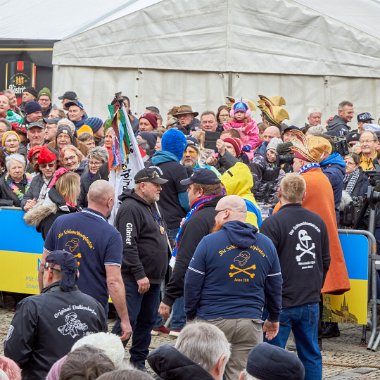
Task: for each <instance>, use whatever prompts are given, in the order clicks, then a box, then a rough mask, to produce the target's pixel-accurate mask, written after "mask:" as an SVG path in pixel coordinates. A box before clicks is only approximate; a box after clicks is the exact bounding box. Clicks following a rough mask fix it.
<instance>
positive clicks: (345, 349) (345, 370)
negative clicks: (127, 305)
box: [0, 305, 380, 380]
mask: <svg viewBox="0 0 380 380" xmlns="http://www.w3.org/2000/svg"><path fill="white" fill-rule="evenodd" d="M12 316H13V310H12V307H11V306H10V305H6V308H0V354H2V353H3V341H4V338H5V336H6V333H7V330H8V326H9V324H10V321H11V319H12ZM340 329H341V336H340V337H339V338H333V339H326V340H323V351H322V354H323V378H324V379H331V380H343V379H380V360H379V359H380V353H379V352H372V351H370V350H367V349H366V347H367V345H366V344H365V345H362V344H361V343H360V342H361V336H362V328H361V326H352V325H341V326H340ZM368 339H369V332H368V333H367V340H368ZM163 343H173V344H174V339H172V338H170V337H168V336H167V335H160V336H157V337H153V339H152V344H151V348H152V349H153V348H156V347H158V346H159V345H161V344H163ZM289 380H291V379H289Z"/></svg>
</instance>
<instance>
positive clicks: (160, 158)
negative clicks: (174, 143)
mask: <svg viewBox="0 0 380 380" xmlns="http://www.w3.org/2000/svg"><path fill="white" fill-rule="evenodd" d="M170 161H175V162H178V158H177V156H176V155H175V154H173V153H171V152H168V151H166V150H161V151H158V152H156V153H155V154H154V155H153V157H152V163H153V165H159V164H163V163H164V162H170Z"/></svg>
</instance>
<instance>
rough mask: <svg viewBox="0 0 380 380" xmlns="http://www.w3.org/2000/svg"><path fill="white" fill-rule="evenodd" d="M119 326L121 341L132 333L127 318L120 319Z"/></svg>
mask: <svg viewBox="0 0 380 380" xmlns="http://www.w3.org/2000/svg"><path fill="white" fill-rule="evenodd" d="M120 328H121V336H120V339H121V340H122V341H123V340H127V339H129V338H130V336H131V334H132V326H131V324H130V322H129V319H125V320H121V321H120Z"/></svg>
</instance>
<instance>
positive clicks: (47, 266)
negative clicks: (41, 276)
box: [44, 262, 60, 272]
mask: <svg viewBox="0 0 380 380" xmlns="http://www.w3.org/2000/svg"><path fill="white" fill-rule="evenodd" d="M44 269H46V270H48V269H51V270H55V271H57V272H60V270H59V269H56V268H53V267H51V266H49V263H47V262H46V263H45V264H44Z"/></svg>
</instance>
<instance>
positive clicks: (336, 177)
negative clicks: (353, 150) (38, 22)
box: [319, 152, 346, 225]
mask: <svg viewBox="0 0 380 380" xmlns="http://www.w3.org/2000/svg"><path fill="white" fill-rule="evenodd" d="M319 165H320V166H321V169H322V171H323V173H324V174H325V175H326V176H327V178H328V179H329V181H330V183H331V186H332V189H333V192H334V205H335V214H336V221H337V224H338V225H339V205H340V202H341V200H342V191H343V188H344V183H343V179H344V175H345V174H346V163H345V161H344V160H343V158H342V156H341V155H340V154H339V153H337V152H334V153H332V154H330V156H328V157H327V158H326V159H324V160H323V161H321V162H320V163H319Z"/></svg>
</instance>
